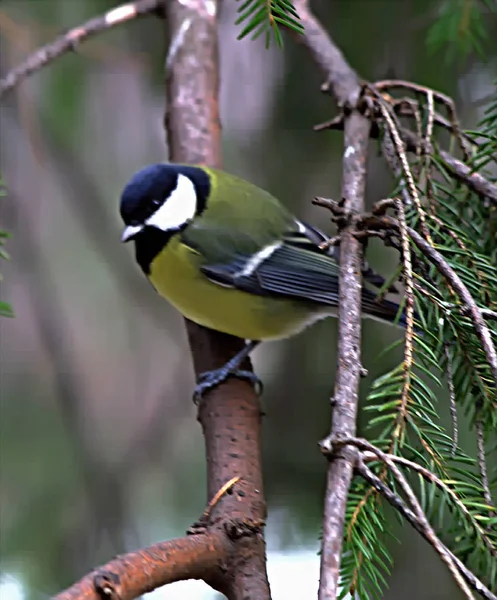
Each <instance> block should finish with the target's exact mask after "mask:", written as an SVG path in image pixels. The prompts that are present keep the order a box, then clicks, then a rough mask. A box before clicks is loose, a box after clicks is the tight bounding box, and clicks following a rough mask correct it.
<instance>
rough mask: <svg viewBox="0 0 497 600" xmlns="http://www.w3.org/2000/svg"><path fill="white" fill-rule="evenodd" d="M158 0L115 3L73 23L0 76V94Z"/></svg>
mask: <svg viewBox="0 0 497 600" xmlns="http://www.w3.org/2000/svg"><path fill="white" fill-rule="evenodd" d="M162 3H163V0H136V1H135V2H129V3H127V4H122V5H121V6H117V7H116V8H113V9H112V10H109V11H108V12H106V13H105V14H104V15H101V16H99V17H94V18H93V19H90V20H89V21H86V23H83V24H82V25H79V26H78V27H73V28H72V29H70V30H69V31H68V32H67V33H64V34H63V35H61V36H60V37H58V38H56V39H55V40H54V41H53V42H50V43H49V44H46V45H45V46H42V47H41V48H38V50H36V52H33V54H31V55H30V56H28V57H27V58H26V60H24V62H22V63H21V64H20V65H18V66H17V67H15V68H14V69H12V70H11V71H10V72H9V73H7V75H6V76H5V77H3V78H2V79H0V98H1V97H2V96H3V95H4V94H5V93H6V92H8V91H9V90H12V89H13V88H15V87H16V86H17V85H19V83H21V81H22V80H23V79H26V77H29V75H32V74H33V73H34V72H36V71H39V70H40V69H42V68H43V67H46V66H47V65H49V64H50V63H51V62H52V61H54V60H55V59H56V58H58V57H59V56H62V55H63V54H66V53H67V52H71V51H74V50H75V49H76V47H77V45H78V44H79V43H80V42H83V41H84V40H86V39H88V38H91V37H93V36H94V35H96V34H97V33H100V32H101V31H105V30H106V29H110V28H112V27H115V26H116V25H120V24H121V23H126V21H131V20H132V19H136V18H137V17H140V16H143V15H146V14H149V13H151V12H154V11H156V10H157V9H158V8H159V7H161V6H162Z"/></svg>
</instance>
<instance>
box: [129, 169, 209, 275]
mask: <svg viewBox="0 0 497 600" xmlns="http://www.w3.org/2000/svg"><path fill="white" fill-rule="evenodd" d="M210 187H211V186H210V179H209V175H208V173H207V172H206V171H204V170H203V169H202V168H200V167H191V166H186V165H176V164H157V165H150V166H148V167H145V168H144V169H142V170H141V171H138V173H136V174H135V175H133V177H132V178H131V180H130V181H129V182H128V184H127V185H126V187H125V188H124V191H123V193H122V195H121V207H120V212H121V217H122V219H123V221H124V224H125V225H126V227H125V229H124V231H123V233H122V236H121V241H123V242H129V241H131V240H134V241H135V242H136V258H137V260H138V262H139V263H140V265H141V267H142V269H143V270H144V271H145V272H146V273H148V272H149V270H150V269H149V267H150V262H151V261H152V260H153V258H154V257H155V256H156V255H157V253H158V252H160V250H161V249H162V248H163V247H164V246H165V245H166V244H167V242H168V241H169V239H170V237H171V235H173V234H174V233H176V232H177V231H180V230H181V229H183V228H184V227H186V226H187V225H188V223H189V222H190V221H191V220H192V219H193V218H194V217H195V216H197V215H199V214H201V213H202V211H203V210H204V209H205V206H206V202H207V198H208V196H209V193H210Z"/></svg>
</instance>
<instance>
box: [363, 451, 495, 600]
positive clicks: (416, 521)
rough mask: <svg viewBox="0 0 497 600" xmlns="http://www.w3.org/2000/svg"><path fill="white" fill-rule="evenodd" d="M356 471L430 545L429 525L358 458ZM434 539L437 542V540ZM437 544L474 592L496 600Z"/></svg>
mask: <svg viewBox="0 0 497 600" xmlns="http://www.w3.org/2000/svg"><path fill="white" fill-rule="evenodd" d="M356 471H357V472H358V473H359V475H361V476H362V477H364V479H365V480H366V481H368V482H369V483H370V484H371V485H372V486H373V487H374V488H375V489H376V490H377V491H378V492H379V493H380V494H381V495H382V496H383V497H384V498H385V499H386V500H387V501H388V502H389V503H390V504H391V505H392V506H393V507H394V508H395V509H396V510H398V511H399V512H400V514H401V515H402V516H403V517H404V518H405V520H406V521H407V522H408V523H410V524H411V525H412V526H413V527H414V529H415V530H416V531H417V532H418V533H419V534H420V535H421V536H422V537H424V538H425V540H427V541H428V542H429V543H430V544H432V539H433V538H432V536H431V532H430V530H431V527H430V526H429V524H428V527H429V529H427V528H426V523H425V520H424V519H422V518H420V517H419V516H418V515H417V514H415V512H413V511H412V510H411V509H410V508H409V507H408V506H407V505H406V503H405V502H404V501H403V500H402V498H401V497H400V496H399V495H398V494H396V493H395V492H393V491H392V490H391V489H390V488H389V487H388V485H387V484H386V483H385V482H384V481H382V480H381V479H380V478H379V477H378V476H377V475H375V474H374V473H373V472H372V471H371V469H369V468H368V467H367V466H366V465H365V463H364V461H363V460H361V459H360V458H359V460H358V462H357V465H356ZM433 535H434V534H433ZM435 537H436V536H435ZM436 539H437V540H438V538H436ZM438 542H439V543H440V549H441V550H442V552H444V556H445V557H446V558H447V559H449V560H450V561H451V562H452V563H453V564H454V565H455V566H456V568H457V570H458V571H459V573H460V574H461V576H462V577H463V578H464V580H465V581H466V582H467V583H468V584H469V585H470V586H471V587H472V588H473V589H474V590H476V591H477V592H478V593H479V594H480V595H481V596H483V597H484V598H485V599H486V600H497V596H496V595H495V594H493V593H492V592H491V591H490V590H489V589H488V588H487V587H486V586H485V585H484V584H483V583H482V582H481V581H480V580H479V579H478V578H477V577H475V575H474V574H473V573H472V572H471V571H470V570H469V569H468V568H467V567H466V566H465V565H464V563H462V562H461V561H460V560H459V559H458V558H457V556H455V555H454V554H452V552H451V551H450V550H449V549H448V548H446V547H445V546H444V545H443V544H442V543H441V542H440V540H438ZM471 597H472V596H471Z"/></svg>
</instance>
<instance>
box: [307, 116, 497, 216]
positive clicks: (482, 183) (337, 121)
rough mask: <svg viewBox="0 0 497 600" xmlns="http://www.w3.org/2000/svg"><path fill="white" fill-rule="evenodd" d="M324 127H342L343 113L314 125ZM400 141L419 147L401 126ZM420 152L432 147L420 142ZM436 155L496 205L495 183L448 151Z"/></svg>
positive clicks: (411, 147) (454, 174) (410, 148)
mask: <svg viewBox="0 0 497 600" xmlns="http://www.w3.org/2000/svg"><path fill="white" fill-rule="evenodd" d="M325 129H338V130H342V129H343V114H340V115H338V116H337V117H334V118H333V119H330V120H329V121H326V122H324V123H320V124H319V125H315V126H314V130H315V131H324V130H325ZM371 134H372V137H374V138H377V137H378V136H379V135H380V132H379V129H378V127H373V128H372V129H371ZM400 134H401V137H402V141H403V142H405V144H406V149H407V150H408V151H409V152H416V153H417V152H418V148H419V147H420V144H419V138H418V137H417V135H416V134H415V133H414V132H413V131H411V130H410V129H406V128H405V127H402V128H401V129H400ZM421 152H422V153H424V154H430V153H432V152H433V148H432V147H431V145H430V147H428V148H426V146H425V144H421ZM437 153H438V156H439V157H440V158H441V159H442V161H443V162H444V164H445V166H446V167H447V168H448V171H449V173H450V175H452V177H454V178H455V179H457V180H458V181H460V182H461V183H463V184H464V185H466V186H467V187H468V188H469V189H470V190H472V191H473V192H475V193H476V194H478V195H479V196H481V197H482V198H486V199H488V201H489V202H490V203H491V204H493V205H494V206H497V185H496V184H495V183H492V182H491V181H489V180H488V179H486V178H485V177H484V176H483V175H481V174H480V173H476V172H474V171H473V170H472V169H471V168H470V167H468V165H466V164H465V163H464V162H462V161H461V160H459V159H458V158H455V157H454V156H453V155H452V154H451V153H450V152H447V151H446V150H443V149H440V148H439V149H437Z"/></svg>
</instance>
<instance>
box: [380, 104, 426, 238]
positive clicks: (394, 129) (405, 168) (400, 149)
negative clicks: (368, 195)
mask: <svg viewBox="0 0 497 600" xmlns="http://www.w3.org/2000/svg"><path fill="white" fill-rule="evenodd" d="M377 99H378V98H377ZM385 104H386V103H385V102H384V101H383V99H381V98H379V99H378V107H379V109H380V112H381V114H382V116H383V119H384V120H385V123H386V125H387V129H388V132H389V134H390V136H391V139H392V142H393V145H394V148H395V151H396V153H397V157H398V160H399V161H400V164H401V166H402V179H404V178H405V180H406V181H407V187H408V190H409V194H410V196H411V198H412V201H413V202H414V205H415V206H416V210H417V212H418V215H419V219H420V222H421V231H422V233H423V235H424V237H425V238H426V239H427V240H428V242H429V243H430V244H431V245H432V246H433V240H432V239H431V236H430V232H429V229H428V226H427V224H426V213H425V211H424V208H423V206H422V205H421V199H420V197H419V193H418V188H417V186H416V183H415V181H414V177H413V175H412V172H411V168H410V166H409V161H408V160H407V156H406V152H405V150H404V143H403V141H402V137H401V135H400V128H399V127H398V125H397V123H396V119H395V118H394V115H392V114H391V111H390V110H388V108H387V106H386V105H385ZM395 171H396V172H398V169H395ZM402 183H403V182H402V180H401V185H402ZM402 187H403V188H404V186H403V185H402ZM407 204H410V202H408V203H407ZM401 233H402V232H401Z"/></svg>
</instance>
